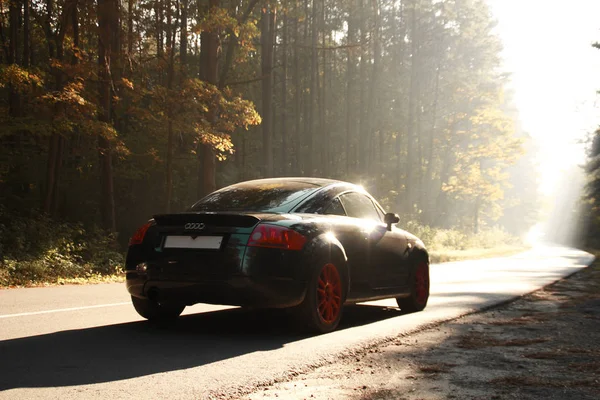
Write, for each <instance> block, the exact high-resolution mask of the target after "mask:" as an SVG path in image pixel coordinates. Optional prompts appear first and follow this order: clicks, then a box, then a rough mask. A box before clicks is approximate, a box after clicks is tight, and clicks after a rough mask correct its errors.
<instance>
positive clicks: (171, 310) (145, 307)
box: [131, 296, 185, 322]
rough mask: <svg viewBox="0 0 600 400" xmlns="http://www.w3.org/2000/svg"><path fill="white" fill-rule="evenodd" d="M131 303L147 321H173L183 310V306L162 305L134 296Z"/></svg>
mask: <svg viewBox="0 0 600 400" xmlns="http://www.w3.org/2000/svg"><path fill="white" fill-rule="evenodd" d="M131 302H132V303H133V307H134V308H135V311H137V313H138V314H140V315H141V316H142V317H144V318H146V319H147V320H149V321H155V322H164V321H172V320H175V319H177V317H179V316H180V315H181V313H182V312H183V310H184V309H185V305H181V304H162V303H157V302H155V301H152V300H149V299H142V298H140V297H135V296H131Z"/></svg>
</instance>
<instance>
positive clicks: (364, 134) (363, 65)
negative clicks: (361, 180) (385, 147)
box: [358, 0, 369, 174]
mask: <svg viewBox="0 0 600 400" xmlns="http://www.w3.org/2000/svg"><path fill="white" fill-rule="evenodd" d="M366 19H367V7H366V0H360V70H359V78H358V80H359V84H360V90H359V99H360V100H359V101H360V105H359V107H358V108H359V112H358V115H359V118H360V119H359V121H358V146H359V148H358V160H359V162H358V164H359V171H360V172H361V174H365V173H366V172H367V170H368V166H367V158H368V155H369V134H368V132H369V127H368V125H367V112H366V111H367V107H368V105H367V88H366V86H367V57H368V51H367V21H366Z"/></svg>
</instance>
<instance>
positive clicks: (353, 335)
mask: <svg viewBox="0 0 600 400" xmlns="http://www.w3.org/2000/svg"><path fill="white" fill-rule="evenodd" d="M592 259H593V257H592V256H591V255H590V254H588V253H585V252H582V251H578V250H573V249H566V248H557V247H538V248H535V249H533V250H531V251H528V252H526V253H522V254H520V255H517V256H513V257H508V258H497V259H488V260H478V261H465V262H455V263H446V264H439V265H433V266H432V271H431V275H432V276H431V284H432V297H431V298H430V301H429V306H428V308H427V309H426V310H425V311H424V312H421V313H415V314H402V313H401V312H400V311H399V310H398V309H397V308H396V307H395V302H394V301H393V300H386V301H379V302H371V303H365V304H364V305H359V306H355V307H349V308H348V309H347V310H346V311H345V315H344V318H343V320H342V325H341V327H340V329H339V330H338V331H336V332H333V333H330V334H327V335H321V336H306V335H300V334H298V333H294V332H293V330H291V328H290V325H291V324H292V321H291V320H290V318H289V317H287V316H286V315H285V314H281V313H273V312H256V311H252V312H250V311H244V310H240V309H237V308H225V307H218V306H207V305H196V306H194V307H189V308H188V309H186V312H185V313H184V316H183V317H182V318H180V320H179V321H177V323H175V324H174V325H172V326H170V327H159V326H154V325H151V324H149V323H146V322H145V321H143V320H142V319H141V318H140V317H138V315H137V314H136V313H135V311H134V310H133V307H132V306H131V305H130V303H129V297H128V295H127V293H126V291H125V288H124V285H123V284H103V285H92V286H61V287H48V288H31V289H10V290H0V399H37V398H44V399H47V398H60V399H69V398H100V397H102V398H104V399H113V398H114V399H117V398H118V399H121V398H144V399H163V398H169V399H179V398H184V399H192V398H193V399H198V398H213V397H220V398H230V397H232V396H235V395H236V394H242V393H247V392H248V391H251V390H253V389H254V388H256V387H257V386H261V385H268V384H269V383H271V382H274V381H276V380H278V379H282V378H285V377H288V376H292V375H295V374H298V373H301V372H303V371H308V370H310V369H311V368H314V367H315V366H318V365H322V364H324V363H329V362H335V360H336V359H339V357H341V356H347V355H351V354H353V352H355V351H356V350H358V349H362V348H365V347H367V346H371V345H374V344H377V343H382V342H384V341H386V340H387V339H390V338H393V337H396V336H398V335H401V334H405V333H409V332H413V331H415V330H418V329H419V328H422V327H424V326H428V325H431V324H434V323H439V322H441V321H444V320H448V319H452V318H455V317H457V316H460V315H463V314H466V313H469V312H472V311H475V310H479V309H482V308H486V307H489V306H492V305H494V304H497V303H499V302H504V301H507V300H509V299H512V298H514V297H515V296H519V295H522V294H524V293H528V292H531V291H533V290H536V289H537V288H539V287H541V286H544V285H546V284H549V283H551V282H553V281H556V280H558V279H560V278H561V277H563V276H566V275H570V274H572V273H574V272H576V271H578V270H579V269H581V268H584V267H585V266H587V265H588V264H589V263H590V262H591V261H592Z"/></svg>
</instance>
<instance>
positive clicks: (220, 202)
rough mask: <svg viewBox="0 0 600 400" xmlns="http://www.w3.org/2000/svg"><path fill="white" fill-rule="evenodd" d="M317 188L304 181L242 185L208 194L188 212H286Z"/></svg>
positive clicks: (317, 187)
mask: <svg viewBox="0 0 600 400" xmlns="http://www.w3.org/2000/svg"><path fill="white" fill-rule="evenodd" d="M317 189H319V186H317V185H314V184H311V183H307V182H272V183H258V184H257V183H254V184H253V183H242V184H237V185H233V186H228V187H226V188H223V189H221V190H218V191H216V192H214V193H211V194H209V195H208V196H206V197H205V198H203V199H202V200H200V201H198V202H197V203H196V204H194V205H193V206H192V208H191V210H192V211H264V212H269V211H271V212H289V211H290V210H291V209H292V208H293V207H294V206H295V205H296V204H298V203H299V202H300V200H302V199H303V198H305V197H306V196H308V195H309V194H311V193H313V192H314V191H316V190H317Z"/></svg>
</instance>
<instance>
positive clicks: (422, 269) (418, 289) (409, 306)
mask: <svg viewBox="0 0 600 400" xmlns="http://www.w3.org/2000/svg"><path fill="white" fill-rule="evenodd" d="M427 300H429V263H428V262H427V261H419V262H417V268H416V269H415V274H414V276H413V278H412V283H411V292H410V296H408V297H397V298H396V303H398V307H400V309H401V310H402V311H406V312H417V311H423V309H425V306H427Z"/></svg>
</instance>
